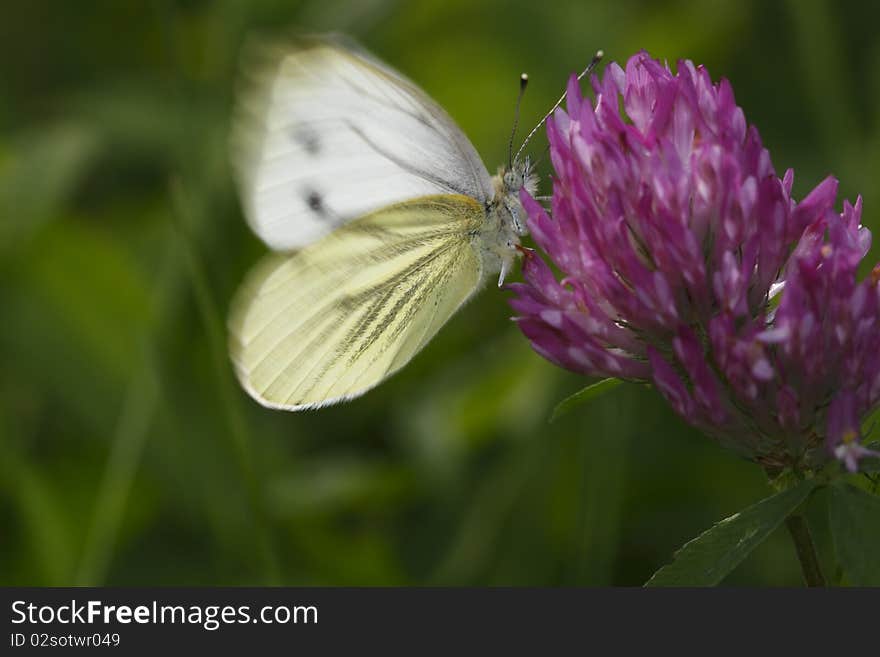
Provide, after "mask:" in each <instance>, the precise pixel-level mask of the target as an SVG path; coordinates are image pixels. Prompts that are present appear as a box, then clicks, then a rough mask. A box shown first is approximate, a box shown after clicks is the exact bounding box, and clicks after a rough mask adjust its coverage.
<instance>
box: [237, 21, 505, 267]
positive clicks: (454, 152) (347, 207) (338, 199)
mask: <svg viewBox="0 0 880 657" xmlns="http://www.w3.org/2000/svg"><path fill="white" fill-rule="evenodd" d="M259 53H260V54H259V55H256V56H253V55H252V57H251V64H250V66H248V67H246V70H247V74H246V75H245V81H244V85H243V86H244V88H243V89H242V91H241V93H240V94H239V98H240V102H239V103H238V111H237V113H236V116H237V119H236V121H235V124H234V132H233V162H234V164H235V168H236V170H237V174H238V179H239V186H240V190H241V196H242V200H243V204H244V209H245V213H246V215H247V218H248V221H249V223H250V225H251V227H252V228H253V230H254V232H256V234H257V235H258V236H259V237H260V238H261V239H262V240H263V241H264V242H266V244H267V245H268V246H269V247H271V248H272V249H274V250H289V249H294V248H300V247H302V246H305V245H307V244H310V243H311V242H313V241H315V240H317V239H319V238H320V237H322V236H324V235H326V234H328V233H330V232H331V231H333V230H335V229H336V228H337V227H339V226H340V225H344V224H345V223H347V222H349V221H352V220H354V219H357V218H358V217H361V216H363V215H364V214H367V213H369V212H373V211H375V210H378V209H380V208H382V207H385V206H387V205H390V204H392V203H397V202H401V201H405V200H407V199H411V198H417V197H420V196H427V195H435V194H461V195H465V196H470V197H472V198H474V199H476V200H477V202H479V203H481V204H482V203H485V202H486V201H487V200H488V199H491V198H492V196H493V193H494V192H493V187H492V182H491V178H490V176H489V174H488V172H487V171H486V168H485V166H484V165H483V163H482V161H481V160H480V158H479V156H478V155H477V153H476V151H475V150H474V147H473V146H472V145H471V143H470V142H469V141H468V139H467V137H465V135H464V134H463V133H462V132H461V130H460V129H459V128H458V127H457V126H456V125H455V123H454V122H453V121H452V119H451V118H450V117H449V116H448V115H447V114H446V112H445V111H444V110H443V109H442V108H441V107H440V106H439V105H437V103H435V102H434V101H432V100H431V99H430V98H429V97H428V96H427V95H426V94H425V93H424V92H423V91H421V90H420V89H419V88H418V87H417V86H416V85H414V84H413V83H412V82H410V81H409V80H407V79H406V78H404V77H403V76H401V75H400V74H398V73H396V72H395V71H393V70H391V69H390V68H388V67H387V66H385V65H384V64H382V63H381V62H379V61H377V60H376V59H374V58H373V57H371V56H370V55H369V54H366V53H364V52H363V51H360V50H359V49H357V48H356V47H354V46H352V45H349V44H343V43H342V41H341V40H339V39H338V38H310V39H309V38H307V39H299V40H298V41H297V42H296V43H295V44H294V45H293V46H292V47H291V46H289V45H288V46H286V47H285V48H283V49H278V50H273V49H271V48H262V49H260V50H259Z"/></svg>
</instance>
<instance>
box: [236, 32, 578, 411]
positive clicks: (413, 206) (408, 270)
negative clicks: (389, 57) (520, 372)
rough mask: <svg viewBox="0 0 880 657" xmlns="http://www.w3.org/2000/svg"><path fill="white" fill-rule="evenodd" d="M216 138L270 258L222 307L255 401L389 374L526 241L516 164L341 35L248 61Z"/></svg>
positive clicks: (339, 396)
mask: <svg viewBox="0 0 880 657" xmlns="http://www.w3.org/2000/svg"><path fill="white" fill-rule="evenodd" d="M594 59H595V58H594ZM525 81H526V78H525V76H523V82H522V84H521V93H520V98H521V97H522V90H524V88H525ZM518 106H519V103H517V109H518ZM557 106H558V104H557ZM545 118H546V117H545ZM536 129H537V128H536ZM533 132H534V131H533ZM511 139H512V137H511ZM231 141H232V161H233V168H234V170H235V173H236V177H237V182H238V187H239V193H240V197H241V202H242V206H243V210H244V214H245V216H246V219H247V221H248V223H249V225H250V227H251V229H252V230H253V231H254V233H256V235H257V236H258V237H259V238H260V239H261V240H262V241H263V242H265V243H266V245H267V246H268V247H269V248H270V249H271V251H272V253H270V254H268V255H266V256H265V257H264V258H263V260H262V261H261V262H259V263H258V264H257V265H256V266H255V268H254V269H253V270H252V271H251V272H250V273H249V274H248V275H247V277H246V280H245V282H244V283H243V285H242V286H241V288H240V289H239V291H238V292H237V294H236V295H235V298H234V299H233V302H232V305H231V309H230V314H229V322H228V324H229V351H230V355H231V359H232V362H233V365H234V368H235V371H236V374H237V376H238V379H239V381H240V382H241V384H242V386H243V387H244V389H245V390H246V391H247V392H248V393H249V394H250V395H251V396H252V397H253V398H254V399H255V400H257V401H258V402H259V403H261V404H263V405H264V406H267V407H271V408H277V409H285V410H292V411H296V410H301V409H312V408H319V407H322V406H326V405H329V404H334V403H337V402H341V401H345V400H349V399H352V398H354V397H357V396H359V395H361V394H363V393H365V392H366V391H368V390H370V389H371V388H373V387H375V386H376V385H378V384H379V383H381V382H382V381H384V380H385V379H387V378H388V377H390V376H391V375H392V374H394V373H395V372H397V371H398V370H399V369H400V368H402V367H403V366H404V365H406V364H407V363H408V362H409V361H410V360H411V359H412V358H413V356H415V355H416V354H417V353H418V352H419V351H420V350H421V349H422V348H423V347H424V346H425V345H426V344H427V343H428V342H429V341H430V340H431V338H433V337H434V335H435V334H436V333H437V331H438V330H439V329H440V328H441V327H442V326H443V325H444V324H445V323H446V321H447V320H448V319H449V318H450V317H451V316H452V315H453V314H454V313H455V312H456V311H457V310H458V309H459V308H461V307H462V305H463V304H465V303H466V302H467V301H468V300H469V299H470V298H471V297H472V296H473V295H474V294H475V293H476V292H477V291H478V290H479V289H480V288H481V287H483V285H484V284H485V283H486V282H487V281H488V280H490V279H491V278H493V277H494V276H495V275H498V285H499V286H500V285H501V284H502V283H503V281H504V279H505V277H506V276H507V274H508V273H509V272H510V270H511V267H512V265H513V263H514V261H515V259H516V257H517V255H518V247H519V244H520V237H521V236H523V235H525V234H526V227H525V221H524V219H525V217H524V211H523V207H522V205H521V203H520V200H519V194H520V190H522V189H525V190H526V191H528V192H529V193H531V194H534V193H535V189H536V186H537V179H536V177H535V175H534V173H533V172H532V169H531V167H530V165H529V161H528V159H524V160H521V159H520V158H519V156H518V154H517V157H516V158H513V157H512V156H511V157H509V161H508V165H507V166H503V167H501V168H500V169H499V171H498V174H497V175H495V176H491V175H490V174H489V172H488V171H487V170H486V167H485V166H484V165H483V163H482V161H481V159H480V157H479V155H478V154H477V152H476V150H475V149H474V147H473V145H472V144H471V143H470V141H469V140H468V139H467V137H466V136H465V135H464V133H463V132H462V131H461V130H460V129H459V128H458V126H457V125H456V124H455V123H454V121H453V120H452V118H450V116H449V115H448V114H447V113H446V112H445V111H444V110H443V108H441V107H440V106H439V105H438V104H437V103H436V102H434V101H433V100H431V98H429V97H428V95H427V94H426V93H425V92H424V91H422V90H421V89H420V88H419V87H417V86H416V85H415V84H414V83H413V82H411V81H410V80H408V79H407V78H405V77H404V76H403V75H401V74H400V73H398V72H396V71H394V70H392V69H391V68H389V67H388V66H387V65H385V64H383V63H382V62H380V61H379V60H378V59H376V58H375V57H373V56H372V55H370V54H369V53H367V52H365V51H364V50H362V49H361V48H359V47H358V46H356V45H355V44H353V43H352V42H350V41H348V40H346V39H344V38H343V37H339V36H325V37H309V38H298V39H296V40H295V41H294V42H293V43H291V44H287V45H285V46H273V47H264V48H262V49H261V51H260V52H259V54H258V55H256V56H254V55H253V54H252V55H251V61H250V64H249V66H247V67H246V73H245V76H244V81H243V85H242V88H241V90H240V92H239V94H238V100H237V109H236V112H235V119H234V123H233V134H232V140H231ZM511 146H512V142H511ZM509 150H511V151H512V149H509ZM521 151H522V149H520V152H521Z"/></svg>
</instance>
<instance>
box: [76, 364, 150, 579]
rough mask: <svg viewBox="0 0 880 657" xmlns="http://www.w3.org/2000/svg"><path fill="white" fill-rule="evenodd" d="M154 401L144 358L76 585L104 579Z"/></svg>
mask: <svg viewBox="0 0 880 657" xmlns="http://www.w3.org/2000/svg"><path fill="white" fill-rule="evenodd" d="M158 401H159V384H158V381H157V378H156V374H155V372H154V370H153V368H152V364H151V363H150V362H149V360H148V359H147V358H145V359H144V364H143V369H142V370H141V372H140V373H139V374H138V375H137V376H135V377H134V379H133V380H132V381H131V383H130V384H129V387H128V391H127V392H126V398H125V402H124V405H123V408H122V413H121V415H120V418H119V425H118V427H117V429H116V433H115V435H114V437H113V442H112V444H111V447H110V456H109V457H108V459H107V465H106V467H105V468H104V476H103V479H102V481H101V486H100V488H99V489H98V496H97V499H96V502H95V508H94V513H93V516H92V523H91V526H90V527H89V533H88V535H87V538H86V544H85V549H84V551H83V557H82V561H81V563H80V566H79V572H78V573H77V585H78V586H97V585H100V584H102V583H103V582H104V579H105V577H106V574H107V569H108V568H109V566H110V562H111V560H112V556H113V551H114V549H115V547H116V539H117V535H118V533H119V527H120V525H121V524H122V518H123V516H124V515H125V508H126V505H127V503H128V496H129V493H130V492H131V488H132V484H133V482H134V478H135V475H136V474H137V469H138V466H139V464H140V461H141V454H142V453H143V451H144V445H145V443H146V441H147V436H148V435H149V432H150V427H151V426H152V423H153V419H154V416H155V413H156V406H157V404H158Z"/></svg>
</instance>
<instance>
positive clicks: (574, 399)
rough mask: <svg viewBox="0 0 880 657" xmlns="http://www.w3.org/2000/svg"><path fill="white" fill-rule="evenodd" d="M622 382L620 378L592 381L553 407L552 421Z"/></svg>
mask: <svg viewBox="0 0 880 657" xmlns="http://www.w3.org/2000/svg"><path fill="white" fill-rule="evenodd" d="M621 383H623V381H621V380H620V379H602V380H601V381H597V382H596V383H591V384H590V385H588V386H587V387H586V388H583V389H582V390H578V391H577V392H576V393H574V394H573V395H571V396H570V397H566V398H565V399H563V400H562V401H561V402H559V403H558V404H556V408H554V409H553V413H552V415H550V421H551V422H554V421H555V420H557V419H559V418H560V417H562V416H563V415H565V414H566V413H568V412H569V411H570V410H571V409H573V408H575V407H577V406H580V405H581V404H586V403H587V402H588V401H590V400H591V399H595V398H596V397H598V396H599V395H603V394H605V393H606V392H608V391H609V390H612V389H614V388H616V387H617V386H619V385H620V384H621Z"/></svg>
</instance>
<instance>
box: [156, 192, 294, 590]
mask: <svg viewBox="0 0 880 657" xmlns="http://www.w3.org/2000/svg"><path fill="white" fill-rule="evenodd" d="M170 197H171V203H172V209H173V212H172V217H173V218H174V227H175V229H176V232H177V236H178V240H177V245H178V247H179V249H180V252H181V256H182V258H183V260H184V263H185V266H186V273H187V275H188V277H189V280H190V283H191V285H192V290H193V294H194V295H195V300H196V306H197V308H198V312H199V316H200V317H201V320H202V324H203V325H204V329H205V332H206V334H207V338H208V344H209V347H210V352H211V362H212V365H213V368H214V377H215V381H216V382H217V393H218V395H219V396H220V399H221V405H222V409H223V413H224V414H225V416H226V425H227V427H228V429H229V434H230V438H231V439H232V442H233V449H234V450H235V456H236V459H237V461H238V467H239V471H240V473H241V476H242V479H243V481H244V485H245V488H246V491H247V497H248V504H249V505H250V507H251V510H252V512H253V520H254V529H255V532H256V540H257V544H258V550H259V556H260V560H261V562H262V566H263V577H264V579H265V584H266V585H275V586H277V585H278V584H280V581H281V574H280V565H279V564H280V559H279V557H278V552H277V549H276V547H275V542H274V538H273V537H272V532H271V530H270V523H269V518H268V514H267V512H266V500H265V492H264V489H263V485H262V481H261V478H260V477H259V476H258V475H257V468H256V466H255V464H254V457H253V450H254V447H253V445H254V442H255V440H254V439H253V436H252V435H251V432H250V429H249V427H248V423H247V420H246V419H245V417H244V413H243V411H242V408H241V405H240V395H239V394H238V390H237V383H236V382H235V380H234V378H233V376H232V370H231V365H230V362H229V357H228V355H227V351H226V325H225V321H224V318H223V316H222V314H221V313H220V310H219V308H218V307H217V304H216V302H215V301H214V298H213V296H212V294H211V290H210V286H209V284H208V278H207V275H206V274H205V271H204V268H203V265H202V261H201V258H200V256H199V253H198V250H197V246H196V241H195V238H194V237H193V235H192V234H191V233H190V226H191V225H194V224H198V225H202V224H203V223H204V221H203V220H202V221H199V220H198V218H199V213H201V216H204V214H205V212H204V209H203V208H202V207H201V206H199V205H197V203H196V199H195V198H194V197H193V196H192V195H190V194H188V193H187V190H186V189H185V188H184V185H183V182H182V181H181V179H179V178H175V179H173V180H172V181H171V185H170Z"/></svg>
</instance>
